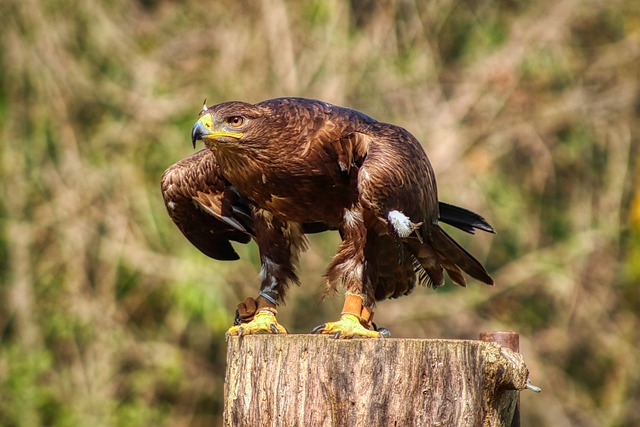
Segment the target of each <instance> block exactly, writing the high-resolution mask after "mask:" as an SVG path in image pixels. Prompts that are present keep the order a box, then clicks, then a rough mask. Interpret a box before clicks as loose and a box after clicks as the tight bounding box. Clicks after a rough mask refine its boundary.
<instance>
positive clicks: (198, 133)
mask: <svg viewBox="0 0 640 427" xmlns="http://www.w3.org/2000/svg"><path fill="white" fill-rule="evenodd" d="M202 135H203V129H202V124H201V123H200V122H199V121H198V122H196V124H195V125H194V126H193V129H191V143H192V144H193V148H194V149H195V148H196V142H198V140H200V139H202Z"/></svg>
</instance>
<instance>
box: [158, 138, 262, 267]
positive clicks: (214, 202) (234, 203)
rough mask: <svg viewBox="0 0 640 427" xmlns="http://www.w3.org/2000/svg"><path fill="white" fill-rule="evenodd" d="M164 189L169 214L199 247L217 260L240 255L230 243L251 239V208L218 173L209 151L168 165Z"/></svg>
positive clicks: (164, 175) (236, 257)
mask: <svg viewBox="0 0 640 427" xmlns="http://www.w3.org/2000/svg"><path fill="white" fill-rule="evenodd" d="M161 189H162V196H163V198H164V202H165V206H166V208H167V212H168V213H169V216H170V217H171V219H172V220H173V222H174V223H175V224H176V226H177V227H178V229H180V231H181V232H182V234H184V236H185V237H186V238H187V239H188V240H189V241H190V242H191V243H192V244H193V245H194V246H195V247H196V248H198V249H199V250H200V251H201V252H203V253H204V254H205V255H207V256H209V257H211V258H214V259H218V260H235V259H238V258H239V257H238V254H237V253H236V251H235V250H234V249H233V246H232V245H231V243H230V242H231V241H235V242H239V243H248V242H249V241H250V240H251V237H252V234H253V228H252V221H251V217H250V212H251V208H250V205H249V202H248V201H246V200H243V198H242V197H241V196H240V195H239V194H238V193H237V191H235V189H234V188H233V187H232V186H231V185H230V184H229V183H227V182H226V181H225V180H224V179H223V178H222V177H221V176H220V175H219V174H218V173H217V167H216V161H215V157H214V156H213V154H212V153H211V152H210V151H209V150H207V149H203V150H200V151H198V152H196V153H194V154H193V155H191V156H189V157H186V158H185V159H183V160H181V161H179V162H177V163H175V164H174V165H172V166H171V167H169V168H168V169H167V170H166V171H165V172H164V174H163V175H162V180H161ZM247 212H249V214H247Z"/></svg>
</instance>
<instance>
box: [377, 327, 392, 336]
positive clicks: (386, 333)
mask: <svg viewBox="0 0 640 427" xmlns="http://www.w3.org/2000/svg"><path fill="white" fill-rule="evenodd" d="M376 330H377V331H378V333H379V334H380V336H381V337H382V338H391V331H390V330H388V329H387V328H378V329H376Z"/></svg>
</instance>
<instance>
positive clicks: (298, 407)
mask: <svg viewBox="0 0 640 427" xmlns="http://www.w3.org/2000/svg"><path fill="white" fill-rule="evenodd" d="M227 345H228V350H227V371H226V380H225V410H224V417H225V425H227V426H387V425H389V426H409V425H415V426H456V425H460V426H509V425H510V422H511V418H512V417H513V411H514V408H515V403H516V400H517V395H518V392H517V391H516V390H521V389H523V388H524V386H525V383H526V379H527V376H528V370H527V368H526V366H525V365H524V362H523V360H522V356H521V355H520V354H518V353H514V352H513V351H511V350H509V349H506V348H502V347H500V346H499V345H498V344H495V343H488V342H481V341H465V340H418V339H393V338H389V339H380V340H371V339H369V340H366V339H355V340H336V339H333V338H331V337H328V336H316V335H283V336H274V335H269V336H267V335H254V336H247V337H241V338H238V337H229V338H228V340H227Z"/></svg>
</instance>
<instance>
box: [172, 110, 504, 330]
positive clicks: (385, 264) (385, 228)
mask: <svg viewBox="0 0 640 427" xmlns="http://www.w3.org/2000/svg"><path fill="white" fill-rule="evenodd" d="M199 140H201V141H203V142H204V143H205V145H206V147H207V148H205V149H203V150H201V151H198V152H197V153H195V154H193V155H191V156H189V157H187V158H185V159H183V160H181V161H179V162H178V163H176V164H174V165H172V166H171V167H170V168H169V169H167V170H166V171H165V173H164V174H163V176H162V194H163V197H164V201H165V204H166V207H167V211H168V212H169V215H170V216H171V218H172V220H173V221H174V222H175V224H176V225H177V226H178V228H179V229H180V230H181V231H182V233H183V234H184V235H185V236H186V237H187V239H189V241H190V242H191V243H193V244H194V245H195V246H196V247H197V248H198V249H200V250H201V251H202V252H203V253H205V254H206V255H208V256H210V257H212V258H215V259H219V260H234V259H237V258H238V255H237V253H236V252H235V251H234V249H233V247H232V246H231V243H230V241H235V242H239V243H248V242H249V241H251V240H252V239H253V240H255V241H256V243H257V245H258V248H259V251H260V261H261V270H260V293H259V296H258V297H257V298H255V299H253V298H248V299H247V300H246V301H245V302H244V303H241V304H240V305H239V306H238V308H239V316H237V319H236V323H237V324H236V325H235V326H233V327H232V328H231V329H229V332H228V333H229V334H233V335H242V334H247V333H265V332H266V333H286V329H285V328H284V327H282V326H281V325H279V324H278V322H277V320H276V313H277V312H276V306H277V304H278V303H279V302H282V301H283V300H284V297H285V292H286V290H287V287H288V286H289V284H290V283H292V282H293V283H298V277H297V275H296V267H297V263H298V257H299V254H300V252H301V251H303V250H304V249H305V248H306V246H307V240H306V238H305V233H313V232H320V231H325V230H338V231H339V232H340V234H341V236H342V242H341V243H340V245H339V247H338V251H337V254H336V255H335V257H334V258H333V260H332V261H331V263H330V265H329V267H328V270H327V273H326V276H325V278H326V282H327V285H328V287H329V288H330V289H335V288H336V286H337V285H339V284H341V285H342V286H343V287H344V289H345V290H346V298H345V305H344V308H343V310H342V315H341V318H340V320H339V321H337V322H329V323H325V324H323V325H320V326H319V327H317V328H316V329H314V332H320V333H329V334H335V335H336V336H341V337H343V338H346V337H353V336H360V337H380V336H384V335H385V334H384V333H383V332H381V331H378V330H376V328H375V327H374V326H372V323H371V317H372V315H373V311H372V308H373V306H374V304H375V302H376V301H380V300H383V299H386V298H396V297H399V296H402V295H407V294H408V293H410V292H411V290H412V289H413V288H414V287H415V284H416V282H420V283H422V284H426V285H428V286H430V287H434V288H435V287H439V286H442V285H443V284H444V280H445V277H444V271H446V272H447V274H448V275H449V277H450V278H451V280H452V281H453V282H454V283H457V284H458V285H461V286H465V285H466V281H465V277H464V275H463V274H462V273H463V272H465V273H467V274H468V275H470V276H471V277H474V278H476V279H478V280H480V281H481V282H484V283H486V284H489V285H492V284H493V279H492V278H491V277H490V276H489V274H488V273H487V271H486V270H485V268H484V267H483V266H482V264H481V263H480V262H478V261H477V260H476V259H475V258H474V257H473V256H472V255H470V254H469V253H468V252H467V251H466V250H464V249H463V248H462V247H461V246H460V245H459V244H457V243H456V242H455V241H454V240H453V239H452V238H451V237H450V236H449V235H447V233H445V231H444V230H443V229H442V228H441V227H440V225H439V224H438V223H439V221H441V222H445V223H448V224H450V225H453V226H455V227H457V228H460V229H462V230H464V231H466V232H469V233H473V232H474V231H475V229H480V230H484V231H488V232H492V233H493V232H494V231H493V228H492V227H491V226H490V225H489V224H488V223H487V222H486V221H485V220H484V218H482V217H481V216H480V215H478V214H476V213H473V212H471V211H468V210H466V209H463V208H459V207H456V206H453V205H448V204H445V203H441V202H438V193H437V189H436V180H435V176H434V172H433V169H432V168H431V165H430V163H429V159H428V158H427V155H426V154H425V152H424V150H423V148H422V146H421V145H420V143H419V142H418V140H417V139H416V138H415V137H413V135H411V134H410V133H409V132H407V131H406V130H405V129H403V128H400V127H398V126H394V125H392V124H387V123H382V122H378V121H376V120H374V119H372V118H371V117H369V116H367V115H365V114H363V113H361V112H358V111H355V110H352V109H349V108H343V107H338V106H335V105H331V104H328V103H326V102H322V101H317V100H311V99H304V98H279V99H271V100H268V101H263V102H260V103H258V104H255V105H254V104H248V103H245V102H225V103H222V104H218V105H215V106H213V107H210V108H207V107H206V104H205V106H204V108H203V109H202V111H201V113H200V115H199V118H198V120H197V122H196V123H195V125H194V127H193V130H192V142H193V144H194V148H195V144H196V142H197V141H199Z"/></svg>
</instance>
